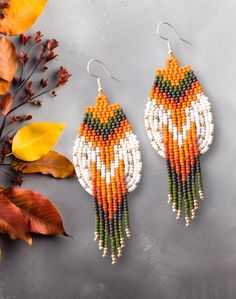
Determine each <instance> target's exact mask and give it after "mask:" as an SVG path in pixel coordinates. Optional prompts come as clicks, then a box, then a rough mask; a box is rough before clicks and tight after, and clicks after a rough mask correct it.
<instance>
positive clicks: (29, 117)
mask: <svg viewBox="0 0 236 299" xmlns="http://www.w3.org/2000/svg"><path fill="white" fill-rule="evenodd" d="M32 118H33V116H32V115H31V114H26V115H24V116H22V117H21V121H22V122H23V121H27V120H31V119H32Z"/></svg>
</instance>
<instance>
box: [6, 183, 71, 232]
mask: <svg viewBox="0 0 236 299" xmlns="http://www.w3.org/2000/svg"><path fill="white" fill-rule="evenodd" d="M5 193H6V194H7V196H8V198H9V199H10V200H11V202H12V203H14V204H15V205H16V206H17V207H18V208H19V209H20V210H21V211H22V213H23V214H24V215H25V218H26V223H27V225H28V231H29V232H32V233H39V234H43V235H54V234H64V235H67V234H66V232H65V230H64V227H63V223H62V219H61V216H60V214H59V213H58V211H57V209H56V208H55V206H54V205H53V204H52V203H51V202H50V201H49V200H48V199H47V198H46V197H44V196H43V195H41V194H39V193H37V192H34V191H31V190H24V189H21V188H10V189H6V191H5Z"/></svg>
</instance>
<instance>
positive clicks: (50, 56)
mask: <svg viewBox="0 0 236 299" xmlns="http://www.w3.org/2000/svg"><path fill="white" fill-rule="evenodd" d="M57 56H58V55H57V54H56V53H55V52H54V51H50V52H49V53H48V55H47V56H46V57H45V63H47V62H49V61H51V60H53V59H55V58H57Z"/></svg>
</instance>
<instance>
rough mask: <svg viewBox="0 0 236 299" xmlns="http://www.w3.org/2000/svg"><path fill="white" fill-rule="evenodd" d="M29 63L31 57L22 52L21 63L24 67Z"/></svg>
mask: <svg viewBox="0 0 236 299" xmlns="http://www.w3.org/2000/svg"><path fill="white" fill-rule="evenodd" d="M28 61H29V57H28V55H27V53H26V52H24V51H23V52H21V54H20V62H21V63H22V64H23V65H26V63H27V62H28Z"/></svg>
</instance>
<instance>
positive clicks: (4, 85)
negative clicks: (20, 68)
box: [0, 78, 11, 95]
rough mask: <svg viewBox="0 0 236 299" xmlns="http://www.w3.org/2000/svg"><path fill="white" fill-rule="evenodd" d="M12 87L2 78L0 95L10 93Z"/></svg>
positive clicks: (0, 80)
mask: <svg viewBox="0 0 236 299" xmlns="http://www.w3.org/2000/svg"><path fill="white" fill-rule="evenodd" d="M10 85H11V83H10V82H7V81H6V80H3V79H1V78H0V95H2V94H5V93H6V92H8V90H9V88H10Z"/></svg>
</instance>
